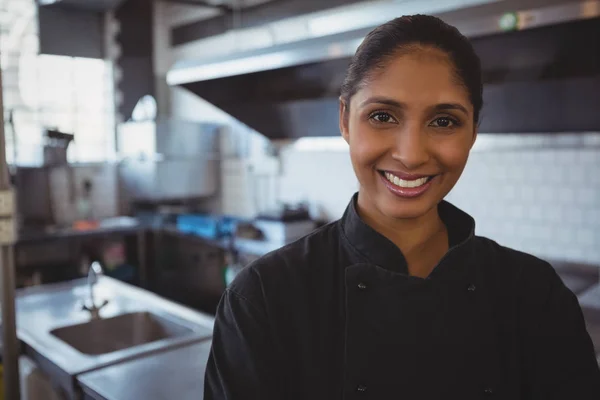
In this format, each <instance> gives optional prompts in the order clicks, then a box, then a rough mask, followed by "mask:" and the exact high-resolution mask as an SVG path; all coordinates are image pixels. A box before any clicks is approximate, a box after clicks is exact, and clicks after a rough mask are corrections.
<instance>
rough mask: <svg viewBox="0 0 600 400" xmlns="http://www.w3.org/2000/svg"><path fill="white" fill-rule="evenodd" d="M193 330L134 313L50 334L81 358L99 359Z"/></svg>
mask: <svg viewBox="0 0 600 400" xmlns="http://www.w3.org/2000/svg"><path fill="white" fill-rule="evenodd" d="M191 332H192V329H190V328H188V327H186V326H183V325H180V324H178V323H176V322H173V321H169V320H167V319H165V318H162V317H159V316H158V315H155V314H152V313H149V312H133V313H128V314H122V315H119V316H116V317H112V318H107V319H96V320H91V321H90V322H86V323H83V324H77V325H71V326H66V327H62V328H58V329H54V330H52V331H50V333H51V334H52V335H54V336H56V337H57V338H59V339H60V340H62V341H63V342H65V343H67V344H68V345H69V346H71V347H73V348H75V349H76V350H77V351H79V352H81V353H83V354H90V355H99V354H107V353H112V352H114V351H119V350H124V349H128V348H131V347H135V346H139V345H142V344H146V343H151V342H155V341H159V340H163V339H168V338H174V337H179V336H184V335H186V334H189V333H191Z"/></svg>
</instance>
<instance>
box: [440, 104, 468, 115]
mask: <svg viewBox="0 0 600 400" xmlns="http://www.w3.org/2000/svg"><path fill="white" fill-rule="evenodd" d="M434 109H435V110H436V111H448V110H458V111H462V112H463V113H465V114H466V115H469V111H468V110H467V108H466V107H464V106H463V105H460V104H458V103H442V104H437V105H436V106H435V107H434Z"/></svg>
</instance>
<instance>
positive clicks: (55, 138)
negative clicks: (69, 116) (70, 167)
mask: <svg viewBox="0 0 600 400" xmlns="http://www.w3.org/2000/svg"><path fill="white" fill-rule="evenodd" d="M74 138H75V136H74V135H72V134H69V133H64V132H60V131H56V130H46V138H45V139H46V141H45V144H44V165H45V166H57V165H65V164H67V149H68V147H69V144H70V143H71V142H72V141H73V139H74Z"/></svg>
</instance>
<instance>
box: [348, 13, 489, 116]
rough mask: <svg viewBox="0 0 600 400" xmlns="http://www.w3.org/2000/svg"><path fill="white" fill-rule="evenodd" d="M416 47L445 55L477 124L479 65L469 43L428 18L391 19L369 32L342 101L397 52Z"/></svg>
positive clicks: (480, 98)
mask: <svg viewBox="0 0 600 400" xmlns="http://www.w3.org/2000/svg"><path fill="white" fill-rule="evenodd" d="M417 46H431V47H435V48H437V49H439V50H442V51H443V52H445V53H446V54H447V55H448V56H449V58H450V60H451V61H452V63H453V64H454V67H455V73H456V76H457V78H459V79H460V81H461V83H462V84H463V85H464V86H465V87H466V89H467V91H468V92H469V97H470V100H471V103H472V104H473V109H474V120H475V122H476V123H477V122H479V114H480V112H481V107H482V106H483V83H482V80H481V62H480V61H479V57H478V56H477V54H476V53H475V50H474V49H473V46H472V45H471V43H470V42H469V40H468V39H467V38H466V37H465V36H463V35H462V34H461V33H460V32H459V31H458V29H456V28H455V27H453V26H450V25H448V24H447V23H445V22H444V21H442V20H441V19H439V18H436V17H432V16H430V15H411V16H404V17H400V18H396V19H393V20H391V21H389V22H387V23H385V24H383V25H380V26H379V27H377V28H375V29H374V30H373V31H371V32H370V33H369V34H368V35H367V37H366V38H365V40H364V41H363V42H362V43H361V45H360V46H359V47H358V50H357V51H356V54H355V55H354V57H353V58H352V61H351V63H350V66H349V67H348V71H347V73H346V79H345V80H344V83H343V84H342V91H341V98H342V100H343V101H344V102H345V103H346V104H347V105H349V104H350V99H351V98H352V96H354V95H355V94H356V92H357V91H358V90H359V89H360V87H361V85H363V84H364V83H365V81H366V80H367V79H368V78H369V74H370V73H371V72H372V71H373V69H375V68H379V67H381V66H382V65H383V64H384V63H385V61H387V60H388V59H389V58H391V57H392V56H394V55H396V54H398V53H399V52H402V51H406V52H410V51H411V50H412V49H411V47H413V48H416V47H417Z"/></svg>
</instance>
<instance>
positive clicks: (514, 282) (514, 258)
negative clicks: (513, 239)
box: [474, 236, 562, 293]
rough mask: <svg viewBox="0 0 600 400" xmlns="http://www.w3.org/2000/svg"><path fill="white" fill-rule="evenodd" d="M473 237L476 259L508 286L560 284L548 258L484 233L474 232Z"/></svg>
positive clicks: (535, 288) (526, 288)
mask: <svg viewBox="0 0 600 400" xmlns="http://www.w3.org/2000/svg"><path fill="white" fill-rule="evenodd" d="M474 240H475V243H476V245H475V251H476V253H477V255H476V259H477V262H479V263H481V266H482V267H484V268H482V269H483V270H484V271H485V273H486V274H487V275H490V276H491V278H492V279H495V280H497V281H499V282H502V284H508V285H509V287H511V288H512V289H518V290H520V291H526V292H538V293H539V292H541V291H546V290H547V289H548V287H549V286H551V285H560V284H562V281H561V279H560V277H559V276H558V274H557V273H556V271H555V270H554V268H553V267H552V265H551V264H550V263H549V262H547V261H545V260H543V259H541V258H538V257H536V256H534V255H532V254H529V253H525V252H522V251H519V250H515V249H512V248H509V247H506V246H502V245H500V244H499V243H497V242H495V241H493V240H491V239H488V238H485V237H480V236H476V237H475V238H474ZM507 288H508V287H507Z"/></svg>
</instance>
